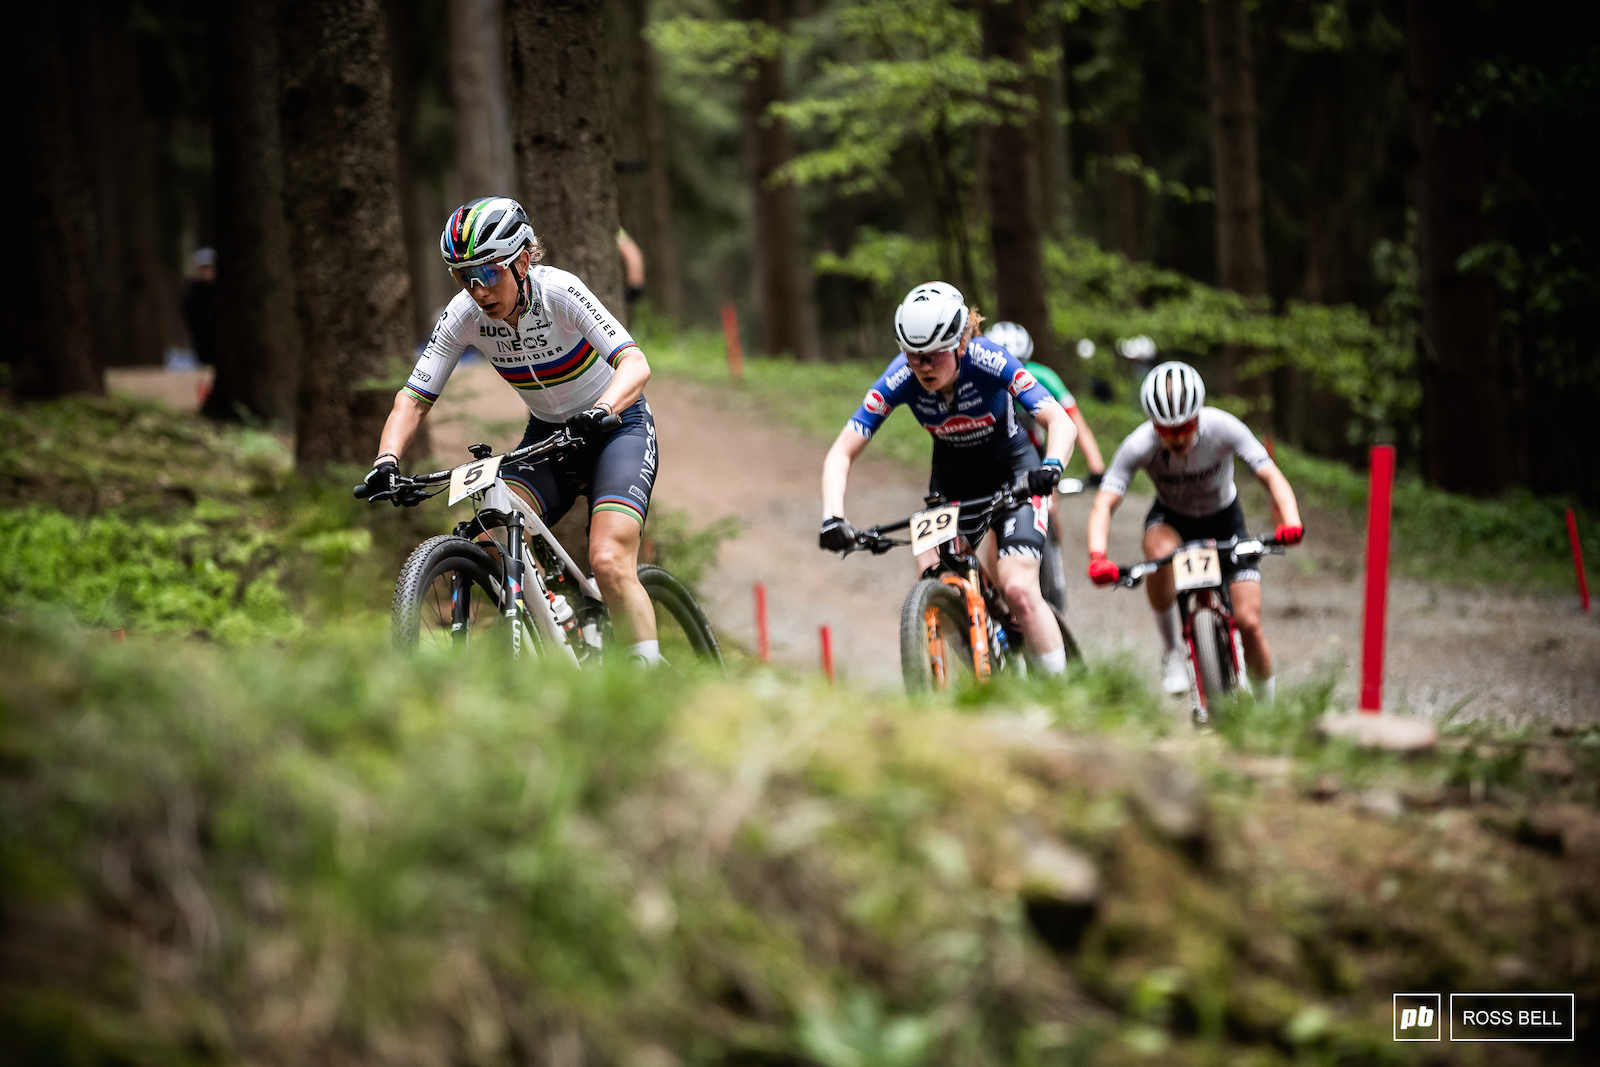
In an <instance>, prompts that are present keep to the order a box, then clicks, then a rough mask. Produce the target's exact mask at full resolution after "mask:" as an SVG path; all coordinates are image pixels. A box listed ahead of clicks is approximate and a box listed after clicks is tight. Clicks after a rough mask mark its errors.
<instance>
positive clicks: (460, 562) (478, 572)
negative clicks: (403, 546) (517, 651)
mask: <svg viewBox="0 0 1600 1067" xmlns="http://www.w3.org/2000/svg"><path fill="white" fill-rule="evenodd" d="M504 588H505V585H504V581H503V579H502V577H501V573H500V564H499V563H498V562H497V561H496V560H495V559H494V557H492V556H490V555H489V553H487V552H485V551H484V550H483V549H482V548H481V547H479V546H478V545H476V544H474V543H473V542H471V541H469V540H467V539H466V538H465V537H457V536H455V535H453V534H450V535H445V536H441V537H431V538H429V539H428V540H426V541H424V542H422V544H420V545H418V546H417V547H416V548H415V549H414V550H413V551H412V553H411V556H410V558H408V559H407V560H406V562H405V566H403V567H401V568H400V577H399V578H397V579H395V583H394V605H393V608H392V609H391V611H390V629H391V636H392V638H393V641H394V646H395V647H396V648H398V649H401V650H411V649H415V648H417V647H419V646H421V647H427V648H450V647H460V646H462V645H465V644H467V643H468V642H471V641H476V640H482V639H483V638H484V637H485V636H486V635H488V634H491V633H493V634H499V633H505V632H508V631H505V629H504V627H505V625H506V619H505V615H504V610H505V609H504V599H503V597H504Z"/></svg>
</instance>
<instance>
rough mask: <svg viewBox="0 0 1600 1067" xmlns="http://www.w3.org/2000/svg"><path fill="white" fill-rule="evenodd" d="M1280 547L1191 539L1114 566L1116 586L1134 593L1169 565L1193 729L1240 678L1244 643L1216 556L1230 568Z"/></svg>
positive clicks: (1269, 542)
mask: <svg viewBox="0 0 1600 1067" xmlns="http://www.w3.org/2000/svg"><path fill="white" fill-rule="evenodd" d="M1283 551H1284V546H1283V545H1282V544H1280V543H1279V542H1278V541H1276V540H1274V539H1272V538H1260V537H1246V538H1229V539H1228V540H1226V541H1217V540H1214V539H1207V540H1203V541H1190V542H1188V543H1186V544H1184V545H1181V546H1179V547H1178V548H1177V549H1175V550H1174V551H1173V552H1171V553H1170V554H1168V555H1165V556H1162V557H1161V558H1160V559H1147V560H1145V561H1144V562H1142V563H1135V564H1132V565H1131V566H1127V567H1121V566H1119V567H1118V570H1120V571H1121V572H1122V577H1121V578H1119V579H1117V583H1116V584H1117V585H1120V586H1122V587H1124V588H1127V589H1133V588H1136V587H1137V586H1139V585H1140V584H1141V583H1143V581H1144V579H1145V576H1146V575H1149V574H1152V573H1154V572H1155V571H1157V570H1159V569H1160V568H1162V567H1166V566H1171V567H1172V579H1173V586H1174V588H1175V589H1176V590H1177V594H1178V617H1179V619H1181V620H1182V623H1183V644H1184V649H1185V652H1186V656H1187V662H1188V664H1189V700H1190V705H1191V708H1192V710H1193V713H1194V721H1195V724H1196V725H1197V726H1204V725H1206V724H1207V723H1209V722H1210V721H1211V712H1212V708H1213V701H1216V700H1219V699H1220V698H1222V697H1225V696H1227V695H1228V694H1229V693H1232V692H1233V691H1234V690H1236V689H1237V688H1238V687H1239V680H1240V679H1241V678H1243V677H1244V676H1245V667H1244V642H1243V641H1242V640H1241V639H1240V637H1239V627H1238V626H1237V625H1235V623H1234V621H1233V598H1232V597H1231V596H1230V595H1229V594H1228V585H1227V583H1226V582H1224V581H1223V580H1222V558H1221V554H1222V553H1224V552H1227V553H1229V555H1230V556H1231V558H1232V561H1233V562H1234V563H1235V564H1239V563H1246V564H1247V563H1251V562H1254V561H1258V560H1260V559H1261V557H1262V556H1269V555H1271V556H1281V555H1283Z"/></svg>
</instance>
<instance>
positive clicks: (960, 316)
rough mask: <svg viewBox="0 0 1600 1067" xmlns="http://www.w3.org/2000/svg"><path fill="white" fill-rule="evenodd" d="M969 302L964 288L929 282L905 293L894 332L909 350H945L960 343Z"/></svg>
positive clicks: (898, 310) (895, 319)
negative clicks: (962, 293) (962, 289)
mask: <svg viewBox="0 0 1600 1067" xmlns="http://www.w3.org/2000/svg"><path fill="white" fill-rule="evenodd" d="M966 328H967V302H966V300H965V299H963V298H962V296H961V290H959V289H957V288H956V287H955V286H953V285H947V284H946V283H944V282H927V283H926V284H924V285H919V286H917V287H916V288H915V289H913V290H911V292H909V293H907V294H906V298H905V299H904V300H903V301H901V303H900V306H899V307H898V308H897V309H895V313H894V336H895V340H897V341H899V342H900V347H901V348H903V349H905V350H906V351H907V352H942V351H944V350H945V349H947V348H954V347H955V346H956V345H958V344H960V343H961V333H962V331H963V330H965V329H966Z"/></svg>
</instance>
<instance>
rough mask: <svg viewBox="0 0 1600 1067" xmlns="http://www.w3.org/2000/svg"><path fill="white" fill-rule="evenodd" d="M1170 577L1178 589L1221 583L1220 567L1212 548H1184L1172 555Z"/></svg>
mask: <svg viewBox="0 0 1600 1067" xmlns="http://www.w3.org/2000/svg"><path fill="white" fill-rule="evenodd" d="M1172 579H1173V584H1174V585H1175V586H1176V587H1177V588H1178V589H1209V588H1211V587H1212V586H1215V585H1221V584H1222V567H1221V565H1220V564H1219V563H1218V562H1217V550H1216V549H1214V548H1186V549H1184V550H1183V551H1182V552H1179V553H1178V554H1177V555H1175V556H1173V557H1172Z"/></svg>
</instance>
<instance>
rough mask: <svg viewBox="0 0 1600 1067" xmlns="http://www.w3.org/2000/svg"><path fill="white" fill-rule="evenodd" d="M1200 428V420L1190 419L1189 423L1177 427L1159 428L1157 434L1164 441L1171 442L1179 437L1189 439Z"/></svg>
mask: <svg viewBox="0 0 1600 1067" xmlns="http://www.w3.org/2000/svg"><path fill="white" fill-rule="evenodd" d="M1199 427H1200V420H1199V419H1198V418H1195V419H1190V420H1189V421H1188V422H1180V423H1178V425H1176V426H1157V427H1156V433H1157V434H1158V435H1159V436H1160V437H1162V438H1163V439H1164V440H1167V441H1171V440H1175V439H1176V438H1179V437H1188V436H1189V435H1190V434H1192V433H1194V432H1195V430H1197V429H1199Z"/></svg>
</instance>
